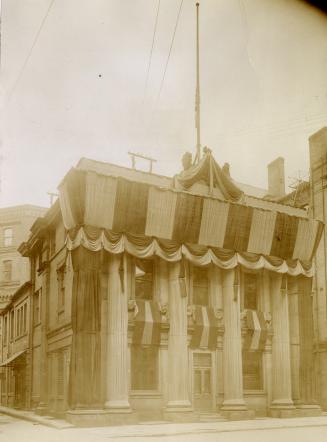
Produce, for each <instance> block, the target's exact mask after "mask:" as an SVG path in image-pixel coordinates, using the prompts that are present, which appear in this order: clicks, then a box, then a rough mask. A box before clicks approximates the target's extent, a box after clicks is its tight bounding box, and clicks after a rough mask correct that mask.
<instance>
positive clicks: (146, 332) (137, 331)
mask: <svg viewBox="0 0 327 442" xmlns="http://www.w3.org/2000/svg"><path fill="white" fill-rule="evenodd" d="M160 326H161V314H160V310H159V306H158V304H157V303H156V302H155V301H143V300H137V301H136V314H135V318H134V330H133V338H132V339H133V341H132V342H133V344H135V345H160Z"/></svg>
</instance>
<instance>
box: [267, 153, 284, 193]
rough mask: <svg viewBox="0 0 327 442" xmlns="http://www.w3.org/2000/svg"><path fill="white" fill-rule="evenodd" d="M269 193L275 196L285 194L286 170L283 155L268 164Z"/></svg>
mask: <svg viewBox="0 0 327 442" xmlns="http://www.w3.org/2000/svg"><path fill="white" fill-rule="evenodd" d="M268 194H269V195H270V196H275V197H282V196H284V195H285V170H284V158H282V157H278V158H276V159H275V160H274V161H272V162H271V163H269V164H268Z"/></svg>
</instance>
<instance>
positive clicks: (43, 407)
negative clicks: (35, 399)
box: [35, 402, 48, 416]
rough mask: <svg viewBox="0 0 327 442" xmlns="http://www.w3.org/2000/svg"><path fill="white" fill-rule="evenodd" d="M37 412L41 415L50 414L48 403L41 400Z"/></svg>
mask: <svg viewBox="0 0 327 442" xmlns="http://www.w3.org/2000/svg"><path fill="white" fill-rule="evenodd" d="M35 414H38V415H39V416H45V415H46V414H48V404H46V403H45V402H40V403H39V405H38V406H37V407H36V409H35Z"/></svg>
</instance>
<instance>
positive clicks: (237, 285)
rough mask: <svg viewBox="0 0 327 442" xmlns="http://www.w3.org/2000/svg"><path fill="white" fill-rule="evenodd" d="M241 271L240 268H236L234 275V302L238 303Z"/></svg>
mask: <svg viewBox="0 0 327 442" xmlns="http://www.w3.org/2000/svg"><path fill="white" fill-rule="evenodd" d="M239 285H240V282H239V269H238V267H236V268H235V273H234V298H233V301H235V302H236V301H237V299H238V289H239Z"/></svg>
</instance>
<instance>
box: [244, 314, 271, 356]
mask: <svg viewBox="0 0 327 442" xmlns="http://www.w3.org/2000/svg"><path fill="white" fill-rule="evenodd" d="M246 325H247V327H248V329H249V330H248V333H247V335H246V336H245V339H244V342H243V350H253V351H255V350H263V349H264V348H265V345H266V339H267V326H266V319H265V313H264V312H260V311H255V310H247V311H246Z"/></svg>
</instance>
